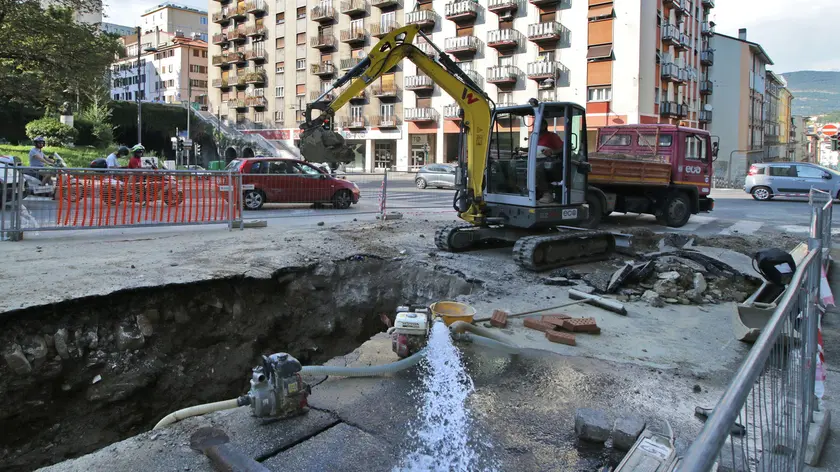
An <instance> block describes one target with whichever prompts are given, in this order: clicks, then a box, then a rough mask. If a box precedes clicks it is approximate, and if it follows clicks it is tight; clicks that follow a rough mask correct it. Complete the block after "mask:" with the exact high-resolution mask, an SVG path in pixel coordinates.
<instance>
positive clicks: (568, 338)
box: [545, 331, 577, 346]
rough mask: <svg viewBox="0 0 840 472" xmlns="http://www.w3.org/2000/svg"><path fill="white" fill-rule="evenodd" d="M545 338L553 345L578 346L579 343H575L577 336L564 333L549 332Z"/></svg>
mask: <svg viewBox="0 0 840 472" xmlns="http://www.w3.org/2000/svg"><path fill="white" fill-rule="evenodd" d="M545 337H546V338H548V340H549V341H551V342H553V343H559V344H568V345H569V346H577V342H576V341H575V335H574V334H572V333H564V332H562V331H549V332H547V333H545Z"/></svg>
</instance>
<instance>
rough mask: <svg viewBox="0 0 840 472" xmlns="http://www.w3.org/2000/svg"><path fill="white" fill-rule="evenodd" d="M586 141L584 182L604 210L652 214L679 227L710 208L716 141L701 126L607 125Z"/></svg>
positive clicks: (668, 223) (712, 204) (712, 206)
mask: <svg viewBox="0 0 840 472" xmlns="http://www.w3.org/2000/svg"><path fill="white" fill-rule="evenodd" d="M590 147H591V148H592V152H590V155H589V159H590V162H591V164H592V173H591V174H590V175H589V185H590V186H591V191H592V193H594V195H596V196H598V197H599V198H602V199H603V202H602V208H603V210H604V212H605V214H609V213H610V212H612V211H618V212H625V213H646V214H652V215H655V216H656V218H657V220H658V221H660V223H663V224H666V225H668V226H672V227H680V226H683V225H685V224H686V223H687V222H688V219H689V218H690V216H691V215H692V214H697V213H699V212H707V211H711V210H712V209H713V208H714V200H713V199H712V198H710V197H709V194H710V193H711V185H712V172H713V166H712V162H713V161H714V157H715V156H716V155H717V149H718V146H717V142H716V140H714V139H713V138H712V136H711V135H710V134H709V132H708V131H706V130H701V129H696V128H688V127H684V126H678V125H667V124H655V125H624V126H607V127H603V128H601V129H599V130H598V134H597V141H596V142H595V143H593V144H592V145H591V146H590ZM592 198H593V197H590V198H589V200H591V199H592ZM590 206H592V205H590Z"/></svg>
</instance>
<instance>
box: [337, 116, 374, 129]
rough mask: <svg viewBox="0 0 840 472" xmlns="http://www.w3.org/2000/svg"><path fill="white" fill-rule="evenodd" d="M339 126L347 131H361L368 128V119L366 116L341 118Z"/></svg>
mask: <svg viewBox="0 0 840 472" xmlns="http://www.w3.org/2000/svg"><path fill="white" fill-rule="evenodd" d="M338 126H339V127H341V128H346V129H361V128H364V127H366V126H367V119H366V118H365V117H364V116H340V117H338Z"/></svg>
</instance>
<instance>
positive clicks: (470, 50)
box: [443, 36, 481, 54]
mask: <svg viewBox="0 0 840 472" xmlns="http://www.w3.org/2000/svg"><path fill="white" fill-rule="evenodd" d="M480 46H481V40H480V39H478V38H477V37H475V36H459V37H457V38H446V41H444V43H443V50H444V51H446V52H448V53H453V54H475V53H476V52H477V51H478V48H479V47H480Z"/></svg>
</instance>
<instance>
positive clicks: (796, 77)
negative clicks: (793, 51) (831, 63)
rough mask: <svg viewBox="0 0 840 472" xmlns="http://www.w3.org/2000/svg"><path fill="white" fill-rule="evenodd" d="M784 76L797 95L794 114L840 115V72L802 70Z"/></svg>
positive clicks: (790, 88)
mask: <svg viewBox="0 0 840 472" xmlns="http://www.w3.org/2000/svg"><path fill="white" fill-rule="evenodd" d="M782 76H783V77H784V78H785V80H787V83H788V89H789V90H790V91H791V92H792V93H793V96H794V97H795V98H794V100H793V114H794V115H805V116H811V115H823V114H828V113H831V114H832V115H840V72H832V71H816V70H802V71H796V72H788V73H785V74H782ZM832 112H835V113H832Z"/></svg>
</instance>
